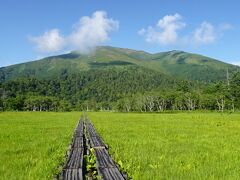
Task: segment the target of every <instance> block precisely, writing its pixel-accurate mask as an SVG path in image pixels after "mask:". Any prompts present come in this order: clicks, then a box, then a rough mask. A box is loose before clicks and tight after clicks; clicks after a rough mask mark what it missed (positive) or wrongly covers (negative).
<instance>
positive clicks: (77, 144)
mask: <svg viewBox="0 0 240 180" xmlns="http://www.w3.org/2000/svg"><path fill="white" fill-rule="evenodd" d="M72 148H83V137H74V138H73V143H72Z"/></svg>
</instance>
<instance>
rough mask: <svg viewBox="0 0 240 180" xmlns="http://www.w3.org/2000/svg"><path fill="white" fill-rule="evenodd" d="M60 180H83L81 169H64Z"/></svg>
mask: <svg viewBox="0 0 240 180" xmlns="http://www.w3.org/2000/svg"><path fill="white" fill-rule="evenodd" d="M60 179H62V180H83V172H82V169H81V168H79V169H64V170H63V172H62V175H61V178H60Z"/></svg>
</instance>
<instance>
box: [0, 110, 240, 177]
mask: <svg viewBox="0 0 240 180" xmlns="http://www.w3.org/2000/svg"><path fill="white" fill-rule="evenodd" d="M88 115H89V117H90V118H91V120H92V122H93V123H94V125H95V127H96V129H97V130H98V132H99V133H100V135H101V136H102V137H103V139H104V141H105V142H106V143H107V144H108V145H109V146H110V153H111V154H112V155H113V157H114V158H115V160H117V161H120V160H121V161H122V163H123V167H124V168H125V169H126V170H127V172H128V173H129V175H130V176H131V177H132V178H133V179H141V180H142V179H239V177H240V153H239V152H240V144H239V139H240V133H239V132H240V114H220V113H219V114H218V113H178V114H135V113H130V114H124V113H110V112H108V113H107V112H104V113H88ZM80 116H81V113H80V112H71V113H49V112H41V113H40V112H5V113H0V154H1V156H0V174H1V176H0V179H52V175H53V174H54V173H56V172H57V171H58V166H59V164H60V163H61V162H63V161H64V155H65V152H66V150H67V148H68V144H69V142H70V139H71V136H72V133H73V130H74V128H75V126H76V123H77V121H78V119H79V117H80Z"/></svg>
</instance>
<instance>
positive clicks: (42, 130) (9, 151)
mask: <svg viewBox="0 0 240 180" xmlns="http://www.w3.org/2000/svg"><path fill="white" fill-rule="evenodd" d="M80 116H81V113H50V112H48V113H39V112H20V113H17V112H6V113H0V179H4V180H6V179H24V180H25V179H34V180H35V179H52V175H53V174H54V173H56V172H57V171H58V166H59V164H60V163H61V162H63V161H64V158H63V157H64V155H65V153H66V150H67V148H68V144H69V141H70V139H71V136H72V133H73V130H74V128H75V127H76V123H77V121H78V119H79V117H80Z"/></svg>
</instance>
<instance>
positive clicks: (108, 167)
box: [86, 120, 124, 180]
mask: <svg viewBox="0 0 240 180" xmlns="http://www.w3.org/2000/svg"><path fill="white" fill-rule="evenodd" d="M86 128H87V132H88V136H89V139H90V145H91V147H92V148H94V153H95V156H96V160H97V170H98V174H99V175H100V176H101V177H102V179H104V180H124V177H123V175H122V174H121V173H120V171H119V169H118V167H117V165H116V164H115V163H114V161H113V160H112V158H111V156H110V155H109V154H108V151H107V146H106V145H105V144H104V142H103V141H102V139H101V138H100V136H99V135H98V134H97V133H96V130H95V128H94V127H93V125H92V123H91V122H90V121H89V120H88V121H87V123H86Z"/></svg>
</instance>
